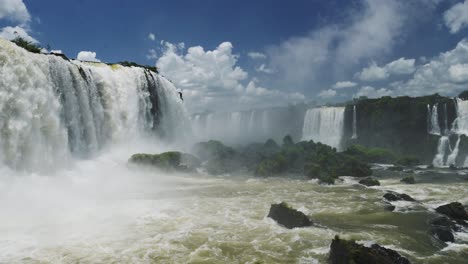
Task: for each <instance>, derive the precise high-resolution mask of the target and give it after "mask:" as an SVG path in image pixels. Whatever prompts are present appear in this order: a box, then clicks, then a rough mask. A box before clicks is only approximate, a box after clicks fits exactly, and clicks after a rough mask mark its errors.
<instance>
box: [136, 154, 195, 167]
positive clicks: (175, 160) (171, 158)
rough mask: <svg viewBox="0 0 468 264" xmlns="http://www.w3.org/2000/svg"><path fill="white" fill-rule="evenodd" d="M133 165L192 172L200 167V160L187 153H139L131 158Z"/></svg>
mask: <svg viewBox="0 0 468 264" xmlns="http://www.w3.org/2000/svg"><path fill="white" fill-rule="evenodd" d="M129 162H130V163H132V164H138V165H146V166H154V167H157V168H159V169H163V170H177V171H192V170H194V169H196V168H198V167H199V166H200V164H201V163H200V160H199V159H198V158H197V157H195V156H193V155H191V154H187V153H181V152H178V151H169V152H164V153H161V154H144V153H138V154H134V155H132V156H131V157H130V159H129Z"/></svg>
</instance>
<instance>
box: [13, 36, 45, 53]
mask: <svg viewBox="0 0 468 264" xmlns="http://www.w3.org/2000/svg"><path fill="white" fill-rule="evenodd" d="M11 42H13V43H15V44H16V45H18V46H20V47H22V48H24V49H26V50H27V51H29V52H33V53H41V47H40V46H39V45H37V44H34V43H32V42H30V41H27V40H25V39H23V38H22V37H16V38H15V39H13V40H12V41H11Z"/></svg>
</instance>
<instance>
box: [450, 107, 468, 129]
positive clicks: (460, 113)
mask: <svg viewBox="0 0 468 264" xmlns="http://www.w3.org/2000/svg"><path fill="white" fill-rule="evenodd" d="M455 105H456V108H457V118H455V121H454V122H453V125H452V130H453V132H454V133H457V134H463V135H465V136H468V101H463V100H461V99H460V98H457V99H456V104H455Z"/></svg>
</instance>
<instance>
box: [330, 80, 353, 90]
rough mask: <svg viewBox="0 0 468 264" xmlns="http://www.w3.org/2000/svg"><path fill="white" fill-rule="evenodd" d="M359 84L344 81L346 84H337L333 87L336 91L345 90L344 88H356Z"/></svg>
mask: <svg viewBox="0 0 468 264" xmlns="http://www.w3.org/2000/svg"><path fill="white" fill-rule="evenodd" d="M356 86H357V83H355V82H350V81H344V82H337V83H335V84H334V85H333V88H334V89H344V88H352V87H356Z"/></svg>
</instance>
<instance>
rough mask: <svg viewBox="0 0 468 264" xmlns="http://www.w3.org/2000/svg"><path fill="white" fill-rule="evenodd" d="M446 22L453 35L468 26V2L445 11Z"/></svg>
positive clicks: (467, 0)
mask: <svg viewBox="0 0 468 264" xmlns="http://www.w3.org/2000/svg"><path fill="white" fill-rule="evenodd" d="M444 22H445V25H446V26H447V27H448V28H449V30H450V33H452V34H455V33H457V32H458V31H460V30H461V29H463V28H465V27H466V26H468V0H466V1H465V2H464V3H458V4H456V5H454V6H452V7H451V8H450V9H448V10H447V11H445V13H444Z"/></svg>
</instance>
